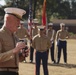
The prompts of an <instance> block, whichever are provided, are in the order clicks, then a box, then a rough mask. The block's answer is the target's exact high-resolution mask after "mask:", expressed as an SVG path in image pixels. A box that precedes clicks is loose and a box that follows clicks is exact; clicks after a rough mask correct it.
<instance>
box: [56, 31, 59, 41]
mask: <svg viewBox="0 0 76 75" xmlns="http://www.w3.org/2000/svg"><path fill="white" fill-rule="evenodd" d="M58 38H59V31H57V33H56V41H58Z"/></svg>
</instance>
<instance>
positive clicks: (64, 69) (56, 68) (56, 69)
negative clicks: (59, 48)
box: [19, 39, 76, 75]
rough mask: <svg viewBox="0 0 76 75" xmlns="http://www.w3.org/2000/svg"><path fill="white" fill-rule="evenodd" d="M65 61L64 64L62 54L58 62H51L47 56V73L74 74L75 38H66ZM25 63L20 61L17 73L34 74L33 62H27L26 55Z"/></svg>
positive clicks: (41, 71) (75, 64) (51, 74)
mask: <svg viewBox="0 0 76 75" xmlns="http://www.w3.org/2000/svg"><path fill="white" fill-rule="evenodd" d="M67 53H68V54H67V60H68V61H67V62H68V64H64V61H63V54H62V56H61V60H60V64H52V63H51V59H50V56H49V60H48V70H49V75H75V74H76V40H71V39H70V40H67ZM49 55H50V54H49ZM26 60H27V63H20V64H19V65H20V69H19V73H20V75H34V73H35V62H34V63H33V64H30V63H29V57H27V59H26ZM40 75H44V74H43V68H42V65H41V68H40Z"/></svg>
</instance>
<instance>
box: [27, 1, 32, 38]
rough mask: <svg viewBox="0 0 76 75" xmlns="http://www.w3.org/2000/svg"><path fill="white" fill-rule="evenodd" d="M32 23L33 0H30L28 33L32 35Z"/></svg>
mask: <svg viewBox="0 0 76 75" xmlns="http://www.w3.org/2000/svg"><path fill="white" fill-rule="evenodd" d="M32 24H33V15H32V0H30V1H29V16H28V33H29V35H30V36H31V37H32Z"/></svg>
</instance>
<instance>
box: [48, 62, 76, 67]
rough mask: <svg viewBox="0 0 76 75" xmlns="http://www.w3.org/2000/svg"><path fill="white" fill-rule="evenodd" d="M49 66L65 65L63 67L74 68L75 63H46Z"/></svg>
mask: <svg viewBox="0 0 76 75" xmlns="http://www.w3.org/2000/svg"><path fill="white" fill-rule="evenodd" d="M48 65H49V66H58V67H65V68H76V64H62V63H59V64H51V63H48Z"/></svg>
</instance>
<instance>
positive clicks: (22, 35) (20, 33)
mask: <svg viewBox="0 0 76 75" xmlns="http://www.w3.org/2000/svg"><path fill="white" fill-rule="evenodd" d="M16 35H17V36H18V38H21V39H22V38H25V37H26V36H27V35H28V32H27V29H26V28H24V27H22V28H20V27H19V28H18V30H17V32H16Z"/></svg>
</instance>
